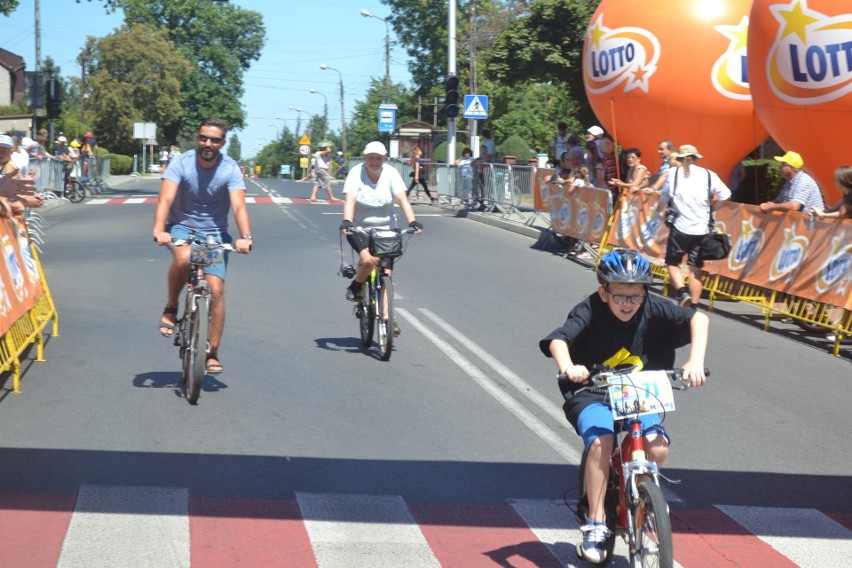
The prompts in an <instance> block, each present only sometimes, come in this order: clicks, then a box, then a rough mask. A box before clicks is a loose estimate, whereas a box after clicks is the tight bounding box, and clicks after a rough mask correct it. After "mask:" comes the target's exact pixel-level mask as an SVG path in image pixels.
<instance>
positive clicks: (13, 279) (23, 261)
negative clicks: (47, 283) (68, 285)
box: [0, 218, 42, 334]
mask: <svg viewBox="0 0 852 568" xmlns="http://www.w3.org/2000/svg"><path fill="white" fill-rule="evenodd" d="M0 247H2V252H3V262H2V265H0V334H4V333H6V332H7V331H8V330H9V328H10V327H12V324H13V323H15V322H16V321H17V320H18V319H20V318H22V317H24V316H26V314H27V312H29V311H30V310H31V309H32V307H33V306H35V303H36V301H37V300H38V299H39V297H40V296H41V294H42V287H41V278H40V277H39V273H38V267H37V266H36V263H35V259H34V258H33V255H32V252H30V243H29V239H28V238H27V232H26V229H25V228H24V225H23V223H22V222H19V221H17V220H12V219H6V218H0Z"/></svg>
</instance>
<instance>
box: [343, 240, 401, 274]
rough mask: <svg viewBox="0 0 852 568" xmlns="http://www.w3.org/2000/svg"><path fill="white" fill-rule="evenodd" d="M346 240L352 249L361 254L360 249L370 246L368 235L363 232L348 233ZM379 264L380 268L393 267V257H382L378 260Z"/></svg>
mask: <svg viewBox="0 0 852 568" xmlns="http://www.w3.org/2000/svg"><path fill="white" fill-rule="evenodd" d="M346 240H347V241H349V244H350V245H351V246H352V249H353V250H354V251H355V252H357V253H358V254H361V251H362V250H364V249H366V248H369V246H370V237H369V236H367V235H365V234H364V233H350V234H348V235H346ZM379 266H381V267H382V268H390V269H393V259H392V258H382V259H381V261H380V262H379Z"/></svg>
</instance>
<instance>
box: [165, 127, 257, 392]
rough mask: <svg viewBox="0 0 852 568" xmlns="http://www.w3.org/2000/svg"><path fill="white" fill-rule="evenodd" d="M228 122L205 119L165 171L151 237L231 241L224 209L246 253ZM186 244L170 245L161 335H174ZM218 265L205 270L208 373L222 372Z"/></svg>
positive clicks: (247, 231) (242, 193)
mask: <svg viewBox="0 0 852 568" xmlns="http://www.w3.org/2000/svg"><path fill="white" fill-rule="evenodd" d="M227 133H228V126H227V124H226V123H225V121H224V120H220V119H218V118H208V119H207V120H205V121H204V123H203V124H202V125H201V127H200V128H199V129H198V134H197V135H196V138H195V140H196V149H195V150H191V151H189V152H185V153H183V154H180V155H179V156H177V157H176V158H175V159H174V160H172V161H171V162H170V163H169V166H168V168H166V171H165V173H163V184H162V186H161V187H160V198H159V201H158V202H157V209H156V212H155V213H154V240H155V241H156V242H157V244H158V245H160V246H168V245H169V244H171V240H172V239H173V238H174V239H186V238H187V237H189V236H190V235H191V234H192V233H196V234H203V235H205V236H206V235H214V237H215V238H216V239H217V240H219V241H221V242H225V243H230V242H234V241H233V239H232V237H231V235H230V234H229V233H228V212H229V211H231V210H233V212H234V220H235V221H236V223H237V228H238V230H239V234H240V238H238V239H237V240H236V242H234V248H235V249H236V251H237V252H238V253H242V254H248V252H249V251H250V250H251V244H252V235H251V224H250V223H249V215H248V210H247V209H246V186H245V182H244V181H243V175H242V173H241V172H240V167H239V165H238V164H237V163H236V162H235V161H234V160H233V159H232V158H230V157H229V156H226V155H224V154H222V152H221V150H222V147H223V146H224V145H225V136H226V135H227ZM189 252H190V247H188V246H183V247H173V248H172V254H173V259H172V264H171V266H170V267H169V273H168V299H167V300H166V307H165V309H164V310H163V315H162V317H161V318H160V322H159V327H160V333H161V334H163V335H164V336H166V337H172V336H174V333H175V324H176V321H177V308H178V296H179V295H180V291H181V289H182V288H183V285H184V284H185V283H186V280H187V278H188V277H189ZM227 266H228V263H227V257H226V259H225V262H224V263H222V264H218V265H214V266H211V267H208V268H206V269H205V273H206V275H207V282H208V283H209V285H210V293H211V297H212V302H211V309H210V351H209V352H208V354H207V372H208V373H209V374H211V375H215V374H219V373H221V372H222V370H223V367H222V363H221V362H220V361H219V342H220V340H221V338H222V329H223V327H224V324H225V274H226V270H227Z"/></svg>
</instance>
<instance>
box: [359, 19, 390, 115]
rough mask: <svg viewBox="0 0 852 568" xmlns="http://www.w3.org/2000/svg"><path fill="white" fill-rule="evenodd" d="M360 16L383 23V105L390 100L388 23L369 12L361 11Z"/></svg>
mask: <svg viewBox="0 0 852 568" xmlns="http://www.w3.org/2000/svg"><path fill="white" fill-rule="evenodd" d="M361 15H362V16H364V17H365V18H375V19H377V20H381V21H383V22H384V23H385V98H384V100H382V102H383V103H386V102H388V100H390V23H388V21H387V20H386V19H384V18H380V17H378V16H376V15H375V14H372V13H370V11H369V10H361Z"/></svg>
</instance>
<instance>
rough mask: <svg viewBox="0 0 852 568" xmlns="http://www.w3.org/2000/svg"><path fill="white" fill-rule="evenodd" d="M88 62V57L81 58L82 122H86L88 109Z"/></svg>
mask: <svg viewBox="0 0 852 568" xmlns="http://www.w3.org/2000/svg"><path fill="white" fill-rule="evenodd" d="M88 63H89V60H88V58H86V57H82V58H80V124H84V123H85V122H86V121H85V119H84V117H83V112H84V111H85V110H86V65H87V64H88Z"/></svg>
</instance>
